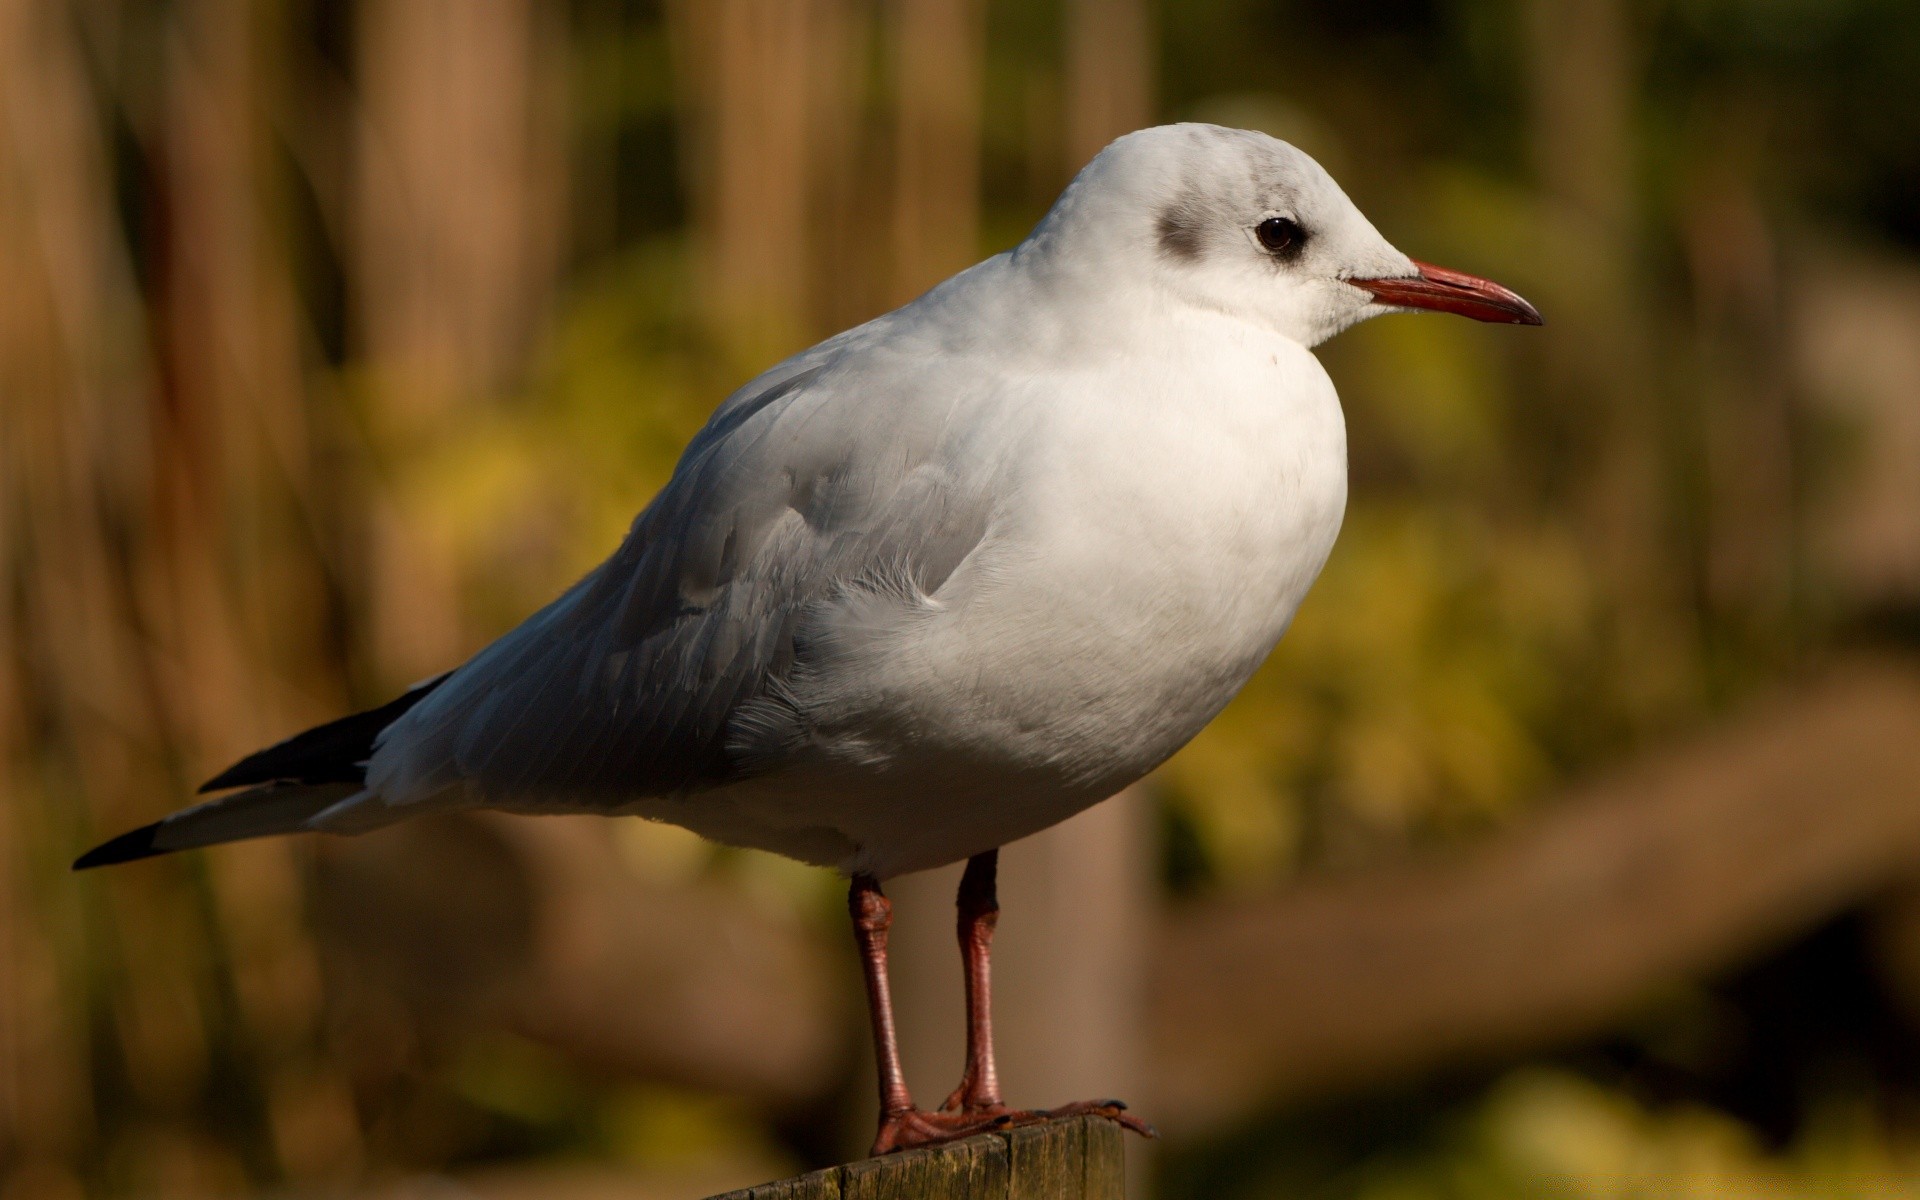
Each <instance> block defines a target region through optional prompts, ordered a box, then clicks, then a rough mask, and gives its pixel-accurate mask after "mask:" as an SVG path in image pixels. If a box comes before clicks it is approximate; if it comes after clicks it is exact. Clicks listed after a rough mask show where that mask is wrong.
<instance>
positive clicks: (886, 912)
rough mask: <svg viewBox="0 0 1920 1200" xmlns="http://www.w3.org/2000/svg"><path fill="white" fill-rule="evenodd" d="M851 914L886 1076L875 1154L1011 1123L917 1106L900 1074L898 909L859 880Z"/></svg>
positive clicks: (871, 883)
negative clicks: (892, 977)
mask: <svg viewBox="0 0 1920 1200" xmlns="http://www.w3.org/2000/svg"><path fill="white" fill-rule="evenodd" d="M847 910H848V912H849V913H851V914H852V917H853V938H854V941H855V942H856V943H858V945H859V947H860V967H861V970H862V972H863V973H864V974H865V976H866V980H867V1011H868V1013H869V1015H870V1016H871V1017H872V1018H873V1057H874V1063H875V1066H877V1067H878V1068H879V1074H880V1128H879V1131H878V1132H877V1133H875V1135H874V1139H873V1151H872V1153H873V1154H875V1155H881V1154H886V1153H888V1152H889V1151H893V1150H905V1149H907V1148H909V1147H912V1146H930V1145H933V1144H935V1143H938V1142H947V1141H952V1140H953V1139H955V1138H963V1137H969V1136H971V1135H973V1134H976V1133H979V1132H981V1131H983V1130H987V1129H993V1128H997V1127H998V1126H1001V1125H1004V1124H1006V1123H1007V1119H1006V1118H1004V1117H1002V1116H1001V1115H1000V1114H998V1113H969V1112H928V1111H926V1110H925V1109H922V1108H915V1107H914V1106H913V1097H912V1096H911V1095H910V1094H908V1092H907V1078H906V1075H905V1074H904V1073H903V1072H902V1071H901V1069H900V1042H899V1038H898V1037H897V1036H896V1033H895V1030H894V1024H893V998H892V995H891V991H890V989H889V987H888V984H887V931H888V930H889V929H891V928H892V927H893V905H892V903H891V902H889V901H888V900H887V897H886V895H885V894H884V893H883V892H881V890H880V881H879V880H877V879H875V878H874V877H873V876H871V875H855V876H854V877H853V886H852V887H850V888H849V889H848V891H847Z"/></svg>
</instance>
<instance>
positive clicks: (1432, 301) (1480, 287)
mask: <svg viewBox="0 0 1920 1200" xmlns="http://www.w3.org/2000/svg"><path fill="white" fill-rule="evenodd" d="M1413 267H1414V270H1416V271H1418V272H1420V273H1419V274H1418V275H1410V276H1408V277H1406V278H1404V279H1350V280H1348V281H1347V282H1349V283H1351V284H1353V286H1355V287H1357V288H1362V289H1364V290H1366V291H1369V292H1372V293H1373V298H1374V300H1375V301H1377V302H1378V303H1381V304H1385V305H1388V306H1390V307H1393V308H1430V309H1432V310H1433V311H1435V312H1450V313H1459V314H1460V315H1461V316H1463V317H1472V318H1473V319H1474V320H1476V321H1498V322H1501V323H1502V324H1506V325H1543V324H1545V322H1544V321H1542V320H1541V319H1540V310H1539V309H1537V308H1535V307H1534V306H1533V305H1531V304H1528V303H1527V302H1526V301H1525V300H1523V299H1521V298H1520V296H1519V294H1518V293H1516V292H1513V291H1511V290H1509V289H1507V288H1503V287H1501V286H1500V285H1499V284H1497V283H1495V282H1494V281H1493V280H1491V279H1482V278H1480V277H1479V276H1478V275H1468V274H1466V273H1465V272H1462V271H1449V270H1447V269H1446V268H1445V267H1436V266H1433V265H1432V264H1430V263H1423V262H1416V263H1414V264H1413Z"/></svg>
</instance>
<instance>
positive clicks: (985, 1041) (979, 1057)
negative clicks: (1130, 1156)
mask: <svg viewBox="0 0 1920 1200" xmlns="http://www.w3.org/2000/svg"><path fill="white" fill-rule="evenodd" d="M999 868H1000V851H998V850H988V851H985V852H984V853H981V854H976V855H974V856H973V857H972V858H970V859H968V860H967V869H966V872H965V873H964V874H963V875H961V876H960V892H959V894H958V895H957V896H956V897H955V898H954V911H955V915H956V917H957V921H956V925H957V927H958V932H959V935H960V960H961V962H962V964H963V965H964V967H965V971H966V977H967V1069H966V1072H965V1073H964V1074H963V1075H961V1077H960V1086H959V1087H956V1088H954V1089H953V1093H952V1094H951V1095H949V1096H948V1097H947V1102H946V1103H945V1104H943V1105H941V1106H940V1111H941V1113H942V1114H943V1115H944V1114H947V1113H955V1114H962V1115H971V1116H977V1117H983V1118H997V1119H998V1120H999V1122H1000V1123H1001V1124H1002V1125H1026V1124H1031V1123H1033V1122H1036V1121H1045V1120H1048V1119H1050V1118H1053V1117H1068V1116H1075V1115H1078V1114H1081V1113H1092V1114H1095V1115H1098V1116H1103V1117H1106V1118H1108V1119H1109V1120H1112V1121H1115V1122H1117V1123H1119V1124H1120V1125H1121V1126H1122V1127H1124V1128H1126V1129H1131V1130H1133V1131H1134V1132H1135V1133H1138V1134H1141V1135H1142V1136H1144V1137H1154V1136H1156V1135H1155V1133H1154V1130H1153V1126H1151V1125H1149V1124H1147V1123H1146V1122H1145V1121H1142V1120H1141V1119H1140V1118H1138V1117H1135V1116H1132V1115H1130V1114H1128V1113H1127V1111H1126V1107H1127V1106H1126V1105H1125V1104H1123V1103H1121V1102H1120V1101H1118V1100H1081V1101H1077V1102H1075V1103H1073V1104H1063V1105H1061V1106H1060V1107H1059V1108H1048V1109H1016V1108H1008V1107H1007V1106H1006V1104H1005V1103H1004V1102H1003V1101H1002V1100H1001V1099H1000V1074H999V1072H998V1071H997V1070H996V1069H995V1067H994V1063H993V931H994V929H995V928H996V927H997V926H998V925H999V924H1000V900H999V897H998V895H997V894H996V889H995V886H994V884H995V882H996V877H997V875H998V874H999Z"/></svg>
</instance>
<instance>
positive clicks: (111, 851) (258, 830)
mask: <svg viewBox="0 0 1920 1200" xmlns="http://www.w3.org/2000/svg"><path fill="white" fill-rule="evenodd" d="M360 790H361V789H360V785H359V784H357V783H344V782H342V783H268V784H262V785H261V786H259V787H252V788H248V789H247V790H246V791H244V792H235V793H233V794H232V795H230V796H221V797H220V798H219V799H217V800H208V801H207V802H205V803H204V804H196V805H194V806H193V807H192V808H187V809H182V810H181V811H179V812H177V813H174V814H173V815H172V816H170V817H167V818H165V819H164V820H159V821H155V822H154V823H153V824H151V825H144V826H142V827H140V828H139V829H135V830H133V831H132V832H131V833H123V834H121V835H120V836H119V837H117V838H114V839H113V840H112V841H109V842H103V843H102V844H100V845H98V846H95V847H94V848H93V849H91V850H89V851H87V852H86V853H85V854H83V855H81V856H80V857H79V859H77V860H76V861H75V862H74V864H73V869H74V870H76V871H84V870H86V869H87V868H89V867H104V866H110V865H111V864H113V863H123V862H132V861H133V860H134V859H137V858H152V857H153V856H154V855H156V854H168V853H171V852H172V851H175V850H192V849H194V848H196V847H199V846H211V845H214V844H215V843H217V842H237V841H240V840H242V839H244V838H257V837H267V836H269V835H271V834H276V833H296V832H298V831H300V830H303V829H310V828H312V826H310V825H309V824H308V821H310V820H311V819H312V818H313V817H315V816H318V815H319V814H320V813H322V812H324V811H326V810H327V809H329V808H332V807H333V806H334V805H336V804H338V803H340V802H341V801H342V800H345V799H347V798H348V797H350V796H352V795H353V794H354V793H356V792H358V791H360Z"/></svg>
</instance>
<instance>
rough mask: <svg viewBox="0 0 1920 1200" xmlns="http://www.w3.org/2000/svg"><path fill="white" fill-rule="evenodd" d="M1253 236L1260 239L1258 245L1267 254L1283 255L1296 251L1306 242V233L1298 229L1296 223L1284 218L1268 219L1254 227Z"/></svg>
mask: <svg viewBox="0 0 1920 1200" xmlns="http://www.w3.org/2000/svg"><path fill="white" fill-rule="evenodd" d="M1253 236H1255V237H1257V238H1259V239H1260V244H1261V245H1262V246H1265V247H1266V248H1267V252H1268V253H1269V254H1284V253H1286V252H1287V251H1289V250H1298V249H1299V248H1300V244H1301V243H1302V242H1304V241H1306V240H1307V231H1306V230H1304V229H1302V228H1300V226H1299V223H1298V222H1295V221H1289V220H1287V219H1286V218H1285V217H1268V218H1267V219H1266V220H1264V221H1262V222H1260V224H1258V225H1256V226H1254V229H1253Z"/></svg>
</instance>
